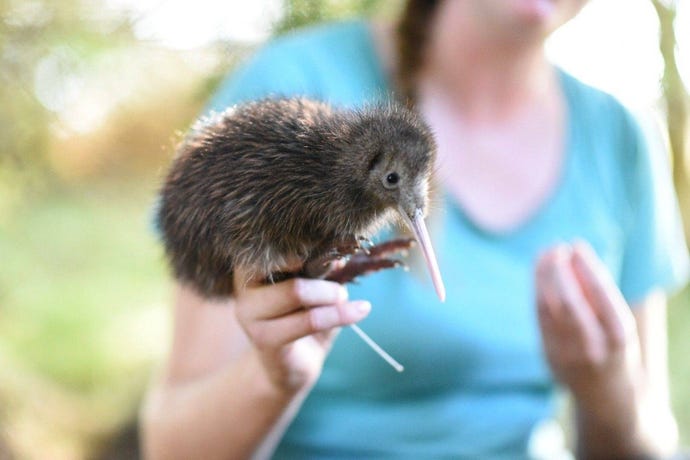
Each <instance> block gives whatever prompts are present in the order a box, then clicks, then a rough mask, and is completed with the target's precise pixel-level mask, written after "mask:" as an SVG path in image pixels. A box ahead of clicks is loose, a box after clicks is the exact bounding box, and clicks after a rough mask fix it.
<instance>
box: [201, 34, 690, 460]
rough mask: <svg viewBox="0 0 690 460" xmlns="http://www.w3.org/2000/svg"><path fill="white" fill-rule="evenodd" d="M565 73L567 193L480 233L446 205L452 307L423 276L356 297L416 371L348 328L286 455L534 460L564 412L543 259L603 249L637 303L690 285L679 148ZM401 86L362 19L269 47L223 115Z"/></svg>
mask: <svg viewBox="0 0 690 460" xmlns="http://www.w3.org/2000/svg"><path fill="white" fill-rule="evenodd" d="M559 73H560V76H561V84H562V88H563V91H564V94H565V96H566V100H567V105H568V126H569V127H568V134H567V145H566V151H567V161H566V162H565V166H564V170H563V173H562V177H561V181H560V184H559V186H558V188H557V189H556V190H555V192H554V193H553V194H552V196H551V197H550V198H549V199H548V201H547V202H546V203H545V204H544V205H543V206H542V207H541V209H540V210H539V212H538V213H537V214H536V215H534V216H533V217H532V218H531V219H530V220H529V221H527V222H526V223H524V224H523V225H522V226H520V227H519V228H517V229H516V230H514V231H511V232H509V233H505V234H492V233H488V232H486V231H484V230H482V229H481V228H478V227H477V226H475V225H473V223H472V221H471V220H470V219H469V218H468V217H467V216H466V215H465V214H464V213H463V211H462V209H461V208H459V207H458V206H456V204H454V203H453V201H452V200H451V199H448V198H445V199H443V200H442V205H440V209H439V210H438V212H437V215H436V217H435V218H434V219H433V222H432V241H433V243H434V246H435V248H436V252H437V255H438V258H439V264H440V268H441V273H442V274H443V277H444V280H445V282H446V287H447V301H446V303H443V304H442V303H440V302H439V301H438V300H437V298H436V295H435V293H434V290H433V288H432V286H431V284H430V282H429V280H428V276H427V274H426V273H425V271H424V270H423V269H422V270H419V271H416V270H413V271H412V272H405V271H402V270H390V271H386V272H381V273H377V274H374V275H371V276H368V277H366V278H362V279H361V280H360V281H359V283H358V284H356V285H354V286H351V287H350V297H351V298H365V299H369V300H371V302H372V304H373V310H372V312H371V314H370V316H369V317H368V318H367V319H365V320H364V321H362V322H361V323H360V326H361V327H362V328H363V329H364V330H365V331H367V332H368V333H369V334H370V335H371V336H372V337H373V338H374V339H375V340H376V341H377V342H378V343H379V344H380V345H381V346H382V347H383V348H384V349H385V350H387V351H388V352H389V353H390V354H391V355H393V356H394V357H395V358H396V359H398V360H399V361H400V362H402V363H403V364H404V366H405V371H404V372H403V373H402V374H397V373H396V372H394V371H393V370H392V369H391V368H390V367H389V366H388V365H387V364H386V363H385V362H384V361H382V360H381V359H380V358H379V357H378V356H377V355H376V354H374V353H373V352H372V351H371V350H370V349H368V348H367V346H366V345H365V344H364V343H362V342H361V340H360V339H359V338H358V337H357V336H356V335H355V334H354V333H353V332H352V331H351V330H349V329H347V328H346V329H344V330H343V331H342V332H341V334H340V336H339V337H338V339H337V341H336V343H335V345H334V347H333V350H332V352H331V354H330V355H329V357H328V359H327V361H326V363H325V366H324V370H323V374H322V376H321V378H320V379H319V381H318V383H317V384H316V386H315V387H314V389H313V391H312V392H311V394H310V395H309V397H308V398H307V400H306V401H305V403H304V405H303V406H302V408H301V410H300V412H299V414H298V415H297V417H296V418H295V420H294V421H293V423H292V424H291V425H290V427H289V429H288V430H287V432H286V434H285V436H284V438H283V440H282V442H281V443H280V445H279V446H278V450H277V452H276V455H275V457H276V458H280V459H282V458H300V459H303V458H338V457H339V458H371V457H387V458H396V459H399V458H413V459H419V458H443V457H452V458H482V459H488V458H506V459H518V458H523V457H526V456H527V444H528V441H529V439H530V435H531V433H532V431H533V429H534V427H535V426H536V425H537V424H538V423H539V422H540V421H542V420H545V419H548V418H550V417H551V416H552V415H553V409H554V407H553V394H554V388H555V385H554V382H553V379H552V376H551V375H550V372H549V369H548V365H547V364H546V362H545V359H544V356H543V351H542V348H541V340H540V335H539V330H538V324H537V319H536V314H535V300H534V289H533V284H534V280H533V267H534V262H535V259H536V257H537V256H538V254H539V253H540V252H541V251H543V250H544V249H545V248H546V247H548V246H550V245H552V244H555V243H557V242H563V241H572V240H574V239H578V238H579V239H585V240H587V241H589V242H590V244H591V245H592V246H593V247H594V248H595V250H596V251H597V253H598V254H599V256H600V257H601V258H602V259H603V260H604V261H605V263H606V265H607V266H608V268H609V269H610V270H611V272H612V273H613V275H614V277H615V279H616V280H617V281H618V284H619V286H620V288H621V290H622V292H623V293H624V295H625V297H626V298H627V299H628V300H629V302H630V303H631V304H634V303H635V302H636V301H638V300H641V299H642V298H643V297H644V296H645V295H646V294H647V293H649V292H650V291H651V290H652V289H655V288H663V289H672V288H675V287H678V286H679V285H680V284H681V283H682V282H684V281H685V278H686V275H687V271H688V258H687V250H686V248H685V245H684V240H683V237H682V231H681V230H680V228H681V227H680V225H679V218H678V212H677V208H676V206H677V205H676V202H675V198H674V194H673V192H672V188H671V182H670V178H669V174H668V165H667V161H666V158H665V156H664V152H663V151H661V150H659V149H656V150H654V149H650V148H649V147H648V144H647V142H646V141H645V138H644V137H643V135H642V132H641V130H640V129H639V127H638V125H637V124H636V123H635V121H634V120H633V118H632V117H631V116H630V114H629V113H628V112H627V111H626V110H625V109H624V108H623V107H622V106H621V105H620V104H619V103H617V102H616V101H615V100H614V99H613V98H612V97H610V96H608V95H606V94H604V93H602V92H601V91H598V90H596V89H593V88H591V87H588V86H586V85H584V84H583V83H581V82H579V81H577V80H576V79H574V78H573V77H571V76H569V75H567V74H565V73H564V72H560V71H559ZM389 92H390V87H389V83H388V81H387V78H386V76H385V74H384V72H383V71H382V69H381V66H380V64H379V60H378V58H377V56H376V54H375V52H374V48H373V45H372V38H371V35H370V33H369V29H368V26H367V24H366V23H364V22H358V21H353V22H345V23H339V24H329V25H324V26H319V27H316V28H312V29H308V30H304V31H300V32H298V33H293V34H292V35H288V36H285V37H283V38H280V39H278V40H276V41H274V42H272V43H270V44H268V45H267V46H265V47H264V48H262V49H261V50H260V51H259V52H258V53H256V54H255V55H254V56H253V58H252V59H250V60H249V61H248V62H247V63H245V65H244V66H242V67H241V68H240V69H239V70H237V71H236V72H235V73H234V74H233V75H231V76H230V77H229V78H228V79H227V80H226V81H225V82H224V83H223V84H222V85H221V87H220V89H219V91H218V92H217V94H216V96H215V97H214V99H213V100H212V102H211V108H213V109H217V110H221V109H223V108H225V107H226V106H228V105H231V104H234V103H237V102H240V101H243V100H248V99H255V98H260V97H265V96H267V95H294V94H299V95H306V96H310V97H314V98H318V99H322V100H325V101H328V102H331V103H333V104H336V105H341V106H357V105H360V104H362V103H364V102H366V101H370V100H372V99H377V98H382V97H386V95H387V94H389Z"/></svg>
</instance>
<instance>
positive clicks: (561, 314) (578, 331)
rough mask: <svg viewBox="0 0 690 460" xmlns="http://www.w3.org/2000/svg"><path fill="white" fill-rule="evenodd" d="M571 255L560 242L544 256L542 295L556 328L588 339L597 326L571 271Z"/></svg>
mask: <svg viewBox="0 0 690 460" xmlns="http://www.w3.org/2000/svg"><path fill="white" fill-rule="evenodd" d="M571 257H572V249H571V248H570V246H566V245H560V246H558V247H556V248H555V249H554V250H553V254H550V255H549V257H547V258H546V259H545V261H544V265H543V266H542V267H540V268H541V270H542V273H541V278H542V280H543V281H544V282H543V287H542V294H541V295H542V298H543V299H544V302H545V303H546V305H547V306H548V308H549V313H550V316H551V319H552V322H553V323H554V324H555V325H556V327H559V328H560V329H561V330H562V332H564V333H567V334H568V335H573V334H574V335H576V336H579V337H580V338H581V339H582V340H585V341H587V340H589V339H590V338H591V337H592V335H593V334H595V333H596V332H597V328H598V327H599V326H598V322H597V320H596V317H595V316H594V313H593V312H592V309H591V307H590V306H589V303H588V302H587V299H586V298H585V296H584V294H583V292H582V290H581V289H580V286H579V283H578V281H577V278H576V277H575V274H574V273H573V270H572V268H571V262H570V259H571Z"/></svg>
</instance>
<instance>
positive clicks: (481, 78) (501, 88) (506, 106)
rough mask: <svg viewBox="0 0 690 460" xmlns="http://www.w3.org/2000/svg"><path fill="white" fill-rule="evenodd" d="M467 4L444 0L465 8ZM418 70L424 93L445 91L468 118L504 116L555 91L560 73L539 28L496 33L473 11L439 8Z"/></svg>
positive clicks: (480, 118)
mask: <svg viewBox="0 0 690 460" xmlns="http://www.w3.org/2000/svg"><path fill="white" fill-rule="evenodd" d="M463 4H464V3H463V2H443V3H442V5H443V6H445V7H446V8H462V5H463ZM433 26H434V28H433V29H432V30H434V33H433V34H432V35H431V37H430V40H429V43H427V45H426V53H425V55H426V60H425V62H424V63H423V65H422V68H421V69H420V72H419V74H418V88H419V90H420V93H422V94H423V93H425V92H428V91H434V92H440V93H442V95H443V97H444V98H445V99H446V100H448V102H450V103H451V104H452V105H454V106H456V107H458V108H460V109H461V111H462V113H463V114H464V115H465V118H467V119H468V121H471V120H476V121H481V120H482V119H485V118H489V119H494V120H495V119H503V118H505V117H510V116H511V115H514V114H515V113H516V112H520V111H521V110H522V108H524V105H525V104H530V105H533V104H534V103H535V102H536V101H541V100H543V98H544V97H548V96H546V95H547V94H549V93H550V94H551V97H552V95H553V90H554V88H555V86H554V84H555V83H556V78H555V73H554V71H553V68H552V66H551V65H550V64H549V62H548V60H547V59H546V56H545V54H544V50H543V41H544V37H543V34H542V33H541V32H540V31H539V30H538V29H535V30H526V31H523V32H522V33H518V32H516V31H515V30H509V31H505V30H500V31H498V32H496V31H494V30H493V29H492V27H490V26H488V27H485V26H482V27H479V25H478V21H476V20H472V19H470V17H469V13H467V12H461V11H439V14H438V15H437V17H436V18H435V22H434V24H433Z"/></svg>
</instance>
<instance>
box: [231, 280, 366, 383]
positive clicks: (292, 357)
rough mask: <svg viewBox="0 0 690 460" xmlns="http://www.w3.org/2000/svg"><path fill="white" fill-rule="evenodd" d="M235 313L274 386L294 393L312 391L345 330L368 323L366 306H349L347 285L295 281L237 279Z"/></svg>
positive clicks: (356, 304)
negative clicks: (278, 281)
mask: <svg viewBox="0 0 690 460" xmlns="http://www.w3.org/2000/svg"><path fill="white" fill-rule="evenodd" d="M235 301H236V305H235V314H236V316H237V320H238V322H239V323H240V325H241V326H242V328H243V329H244V332H245V333H246V335H247V337H248V338H249V341H250V342H251V344H252V345H253V351H254V352H256V353H257V354H258V356H259V358H260V361H261V363H262V365H263V368H264V370H265V371H266V375H267V377H268V379H269V380H270V382H271V383H272V385H273V386H274V387H275V388H276V389H278V390H279V391H281V392H287V393H288V394H294V393H297V392H299V391H302V390H306V389H309V388H311V386H312V385H313V384H314V383H315V382H316V380H317V379H318V377H319V375H320V374H321V368H322V366H323V362H324V360H325V358H326V356H327V354H328V351H329V350H330V347H331V345H332V343H333V339H334V338H335V335H336V333H337V331H338V330H339V328H340V327H341V326H345V325H349V324H352V323H355V322H357V321H360V320H362V319H363V318H365V317H366V316H367V315H368V314H369V311H370V310H371V305H370V304H369V302H366V301H352V302H350V301H348V294H347V290H346V289H345V287H343V286H342V285H340V284H338V283H335V282H332V281H324V280H314V279H303V278H293V279H290V280H287V281H283V282H280V283H276V284H269V285H266V284H262V283H260V282H258V281H257V280H254V279H248V278H247V277H246V276H244V275H243V274H242V273H236V275H235Z"/></svg>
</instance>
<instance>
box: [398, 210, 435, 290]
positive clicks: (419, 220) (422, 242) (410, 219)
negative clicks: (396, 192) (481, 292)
mask: <svg viewBox="0 0 690 460" xmlns="http://www.w3.org/2000/svg"><path fill="white" fill-rule="evenodd" d="M400 214H402V215H403V218H404V219H405V222H406V223H407V225H408V226H409V227H410V229H411V230H412V231H413V232H414V235H415V238H416V239H417V242H418V243H419V246H420V247H421V248H422V254H424V260H425V261H426V266H427V269H428V270H429V274H430V275H431V281H432V282H433V283H434V288H435V289H436V294H437V295H438V298H439V299H440V300H441V302H445V300H446V288H445V286H444V285H443V280H442V279H441V271H440V270H439V269H438V263H437V262H436V254H435V253H434V248H433V247H432V246H431V239H429V232H428V231H427V229H426V225H425V224H424V214H423V212H422V210H421V209H417V210H415V213H414V216H409V215H408V214H407V213H406V212H405V211H404V210H402V209H401V210H400Z"/></svg>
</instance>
